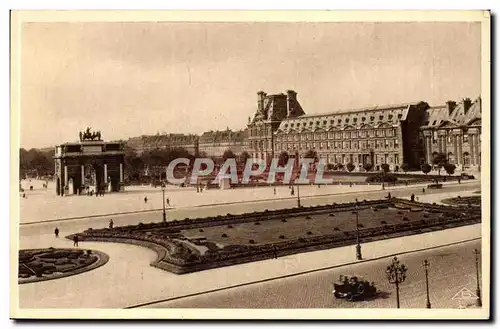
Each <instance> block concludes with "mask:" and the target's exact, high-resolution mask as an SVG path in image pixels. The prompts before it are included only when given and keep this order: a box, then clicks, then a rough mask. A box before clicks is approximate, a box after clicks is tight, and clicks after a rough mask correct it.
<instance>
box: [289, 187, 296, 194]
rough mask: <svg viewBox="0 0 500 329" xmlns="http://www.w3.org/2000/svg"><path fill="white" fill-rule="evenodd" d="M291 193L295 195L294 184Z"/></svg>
mask: <svg viewBox="0 0 500 329" xmlns="http://www.w3.org/2000/svg"><path fill="white" fill-rule="evenodd" d="M290 195H295V190H294V189H293V186H292V190H291V191H290Z"/></svg>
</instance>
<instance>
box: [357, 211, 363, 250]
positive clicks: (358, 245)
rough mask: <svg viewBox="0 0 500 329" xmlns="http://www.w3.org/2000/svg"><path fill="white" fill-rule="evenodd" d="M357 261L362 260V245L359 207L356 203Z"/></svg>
mask: <svg viewBox="0 0 500 329" xmlns="http://www.w3.org/2000/svg"><path fill="white" fill-rule="evenodd" d="M356 259H358V260H361V259H362V257H361V245H360V244H359V206H358V204H357V203H356Z"/></svg>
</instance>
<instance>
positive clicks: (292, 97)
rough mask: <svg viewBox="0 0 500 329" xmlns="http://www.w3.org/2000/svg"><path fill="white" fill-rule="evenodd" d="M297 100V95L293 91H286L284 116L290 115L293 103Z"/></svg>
mask: <svg viewBox="0 0 500 329" xmlns="http://www.w3.org/2000/svg"><path fill="white" fill-rule="evenodd" d="M296 100H297V93H296V92H295V91H293V90H287V91H286V116H287V117H289V116H290V115H291V114H292V109H293V103H294V102H295V101H296Z"/></svg>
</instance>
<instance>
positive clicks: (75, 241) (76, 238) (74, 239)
mask: <svg viewBox="0 0 500 329" xmlns="http://www.w3.org/2000/svg"><path fill="white" fill-rule="evenodd" d="M73 247H78V235H75V236H73Z"/></svg>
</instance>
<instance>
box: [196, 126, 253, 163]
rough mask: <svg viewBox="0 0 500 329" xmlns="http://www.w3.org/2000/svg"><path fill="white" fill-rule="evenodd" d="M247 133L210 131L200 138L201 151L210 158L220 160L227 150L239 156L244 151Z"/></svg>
mask: <svg viewBox="0 0 500 329" xmlns="http://www.w3.org/2000/svg"><path fill="white" fill-rule="evenodd" d="M245 135H246V132H245V131H242V130H240V131H232V130H229V129H227V130H225V131H208V132H205V133H203V134H202V135H201V136H200V138H199V150H200V153H201V152H203V153H205V154H206V156H208V157H214V158H220V157H222V155H223V154H224V152H225V151H226V150H231V151H233V153H234V154H235V155H239V154H240V153H241V152H242V150H243V142H244V140H245Z"/></svg>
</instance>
